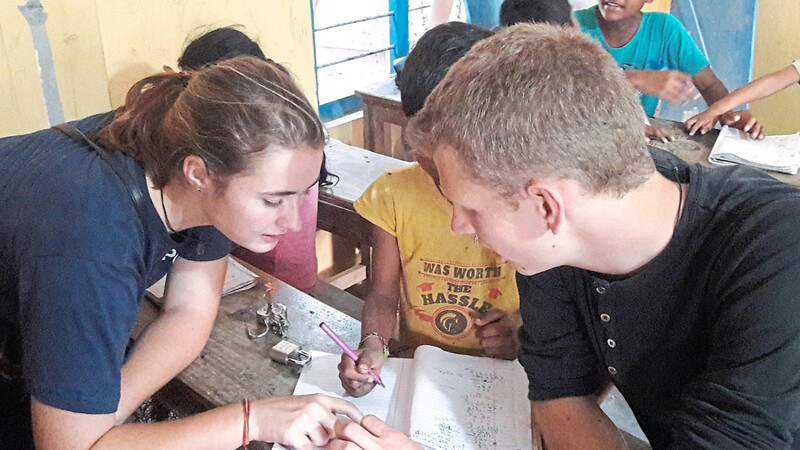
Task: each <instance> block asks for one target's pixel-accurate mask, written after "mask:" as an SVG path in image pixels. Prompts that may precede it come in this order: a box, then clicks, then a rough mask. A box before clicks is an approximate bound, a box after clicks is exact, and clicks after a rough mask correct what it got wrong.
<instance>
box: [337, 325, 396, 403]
mask: <svg viewBox="0 0 800 450" xmlns="http://www.w3.org/2000/svg"><path fill="white" fill-rule="evenodd" d="M355 352H356V354H357V355H358V364H356V362H355V361H353V359H352V358H350V357H349V356H347V355H345V354H342V361H341V362H340V363H339V380H341V382H342V387H343V388H344V390H345V391H346V392H347V393H348V394H350V395H352V396H353V397H362V396H364V395H366V394H368V393H369V392H370V391H371V390H372V388H374V387H375V380H374V379H373V378H372V375H370V374H369V371H370V369H372V370H373V371H374V372H375V374H376V375H378V376H380V374H381V368H382V367H383V363H384V362H386V356H384V353H383V344H382V343H381V342H380V341H379V340H378V339H369V340H367V341H366V342H364V346H363V347H362V348H360V349H358V350H356V351H355Z"/></svg>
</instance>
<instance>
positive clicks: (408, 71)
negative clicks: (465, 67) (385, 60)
mask: <svg viewBox="0 0 800 450" xmlns="http://www.w3.org/2000/svg"><path fill="white" fill-rule="evenodd" d="M492 34H493V33H492V32H491V31H489V30H486V29H483V28H481V27H479V26H477V25H472V24H468V23H463V22H448V23H443V24H441V25H439V26H436V27H434V28H431V29H430V30H428V31H427V32H426V33H425V34H423V35H422V37H420V38H419V40H418V41H417V43H416V44H415V45H414V48H413V49H411V53H409V54H408V58H407V59H406V63H405V67H403V70H402V71H401V72H400V73H399V74H398V75H397V85H398V87H399V88H400V102H401V103H402V105H403V113H405V115H406V117H411V116H413V115H414V114H416V113H417V112H418V111H419V110H420V109H422V105H424V104H425V99H426V98H428V95H430V93H431V91H433V88H435V87H436V85H437V84H439V82H440V81H442V79H443V78H444V76H445V74H447V70H448V69H450V66H452V65H453V63H455V62H456V61H458V60H459V59H460V58H461V57H462V56H464V54H465V53H467V50H469V49H470V48H472V46H473V45H475V43H476V42H478V41H480V40H481V39H484V38H487V37H489V36H491V35H492Z"/></svg>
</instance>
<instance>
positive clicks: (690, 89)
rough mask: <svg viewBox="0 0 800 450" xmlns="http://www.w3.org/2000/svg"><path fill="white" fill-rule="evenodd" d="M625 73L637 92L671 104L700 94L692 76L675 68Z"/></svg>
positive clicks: (677, 103)
mask: <svg viewBox="0 0 800 450" xmlns="http://www.w3.org/2000/svg"><path fill="white" fill-rule="evenodd" d="M625 75H626V77H627V78H628V81H630V82H631V84H633V85H634V87H636V89H638V90H639V92H641V93H643V94H645V95H653V96H656V97H658V98H660V99H662V100H664V101H666V102H668V103H670V104H672V105H679V104H681V103H684V102H685V101H687V100H689V99H691V98H697V97H699V96H700V93H699V92H698V91H697V89H695V86H694V83H693V82H692V77H690V76H689V75H687V74H685V73H683V72H679V71H677V70H632V71H627V72H625Z"/></svg>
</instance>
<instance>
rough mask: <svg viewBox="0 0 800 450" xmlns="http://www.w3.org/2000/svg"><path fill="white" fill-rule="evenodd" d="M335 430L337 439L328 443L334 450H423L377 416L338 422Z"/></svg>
mask: <svg viewBox="0 0 800 450" xmlns="http://www.w3.org/2000/svg"><path fill="white" fill-rule="evenodd" d="M335 431H336V436H337V439H336V440H334V441H332V442H331V443H330V445H328V448H330V449H332V450H421V447H420V446H419V445H418V444H417V443H416V442H414V441H412V440H411V439H409V437H408V436H406V435H405V434H403V433H401V432H399V431H397V430H394V429H392V428H389V426H388V425H386V423H384V422H383V421H382V420H381V419H378V418H377V417H375V416H364V418H363V419H362V420H361V423H360V424H359V423H356V422H342V421H340V422H337V423H336V428H335Z"/></svg>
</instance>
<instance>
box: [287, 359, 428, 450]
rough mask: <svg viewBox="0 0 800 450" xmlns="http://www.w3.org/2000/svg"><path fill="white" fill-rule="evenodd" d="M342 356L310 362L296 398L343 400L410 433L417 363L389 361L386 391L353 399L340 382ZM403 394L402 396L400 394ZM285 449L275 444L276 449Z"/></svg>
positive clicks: (385, 373) (383, 377)
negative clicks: (318, 396)
mask: <svg viewBox="0 0 800 450" xmlns="http://www.w3.org/2000/svg"><path fill="white" fill-rule="evenodd" d="M339 361H341V355H331V354H328V355H325V356H318V355H317V354H314V356H313V358H312V359H311V361H310V362H309V363H308V364H306V366H305V367H303V371H302V372H301V373H300V379H299V380H297V386H295V388H294V395H307V394H325V395H328V396H330V397H336V398H343V399H345V400H347V401H349V402H351V403H353V404H354V405H356V407H357V408H358V409H359V410H361V412H363V413H364V414H372V415H374V416H377V417H379V418H380V419H381V420H383V421H384V422H386V423H387V424H389V425H390V426H391V427H392V428H396V429H398V430H406V429H408V426H407V425H404V424H407V422H408V419H407V417H408V409H407V408H408V405H407V403H408V402H407V400H410V396H409V395H407V394H408V389H406V388H405V383H406V382H408V381H410V380H412V379H413V373H412V370H413V366H414V360H412V359H403V358H389V359H387V360H386V363H385V364H384V365H383V368H382V369H381V373H380V376H381V380H382V381H383V383H384V384H385V385H386V389H384V388H382V387H380V386H375V388H373V389H372V392H370V393H369V394H367V395H365V396H363V397H358V398H356V397H350V396H349V395H347V393H346V392H345V391H344V388H343V387H342V383H341V381H339V369H338V368H337V367H336V366H338V365H339ZM401 393H402V394H401ZM285 448H286V447H284V446H282V445H279V444H275V445H274V446H273V449H276V450H280V449H285Z"/></svg>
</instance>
